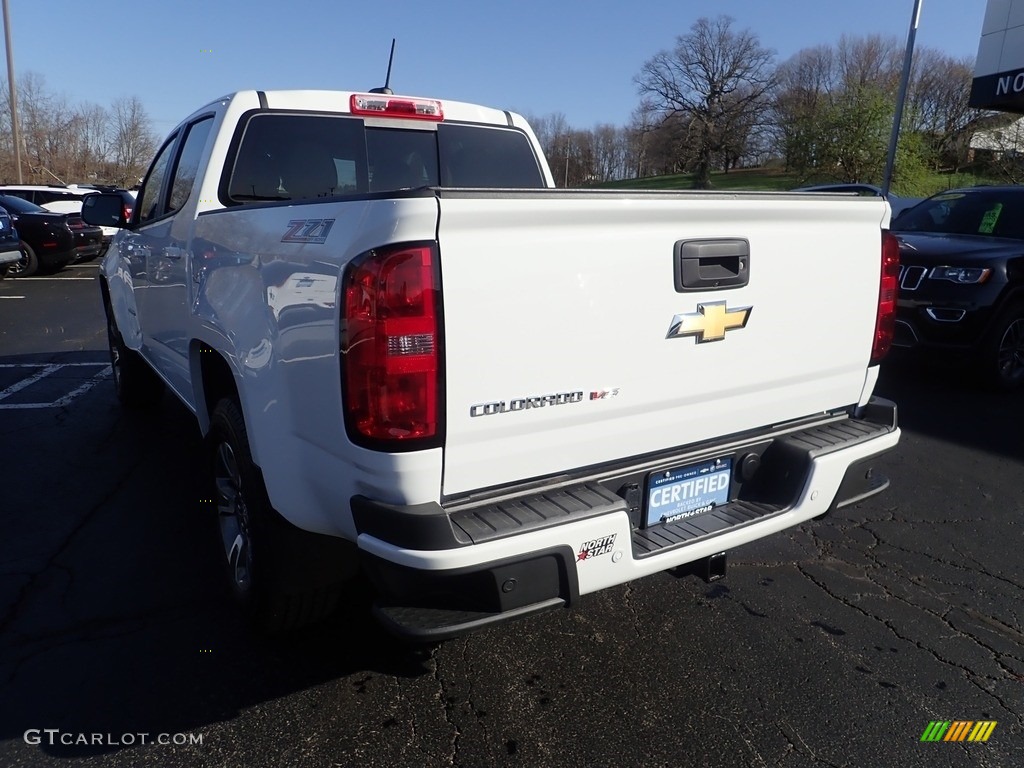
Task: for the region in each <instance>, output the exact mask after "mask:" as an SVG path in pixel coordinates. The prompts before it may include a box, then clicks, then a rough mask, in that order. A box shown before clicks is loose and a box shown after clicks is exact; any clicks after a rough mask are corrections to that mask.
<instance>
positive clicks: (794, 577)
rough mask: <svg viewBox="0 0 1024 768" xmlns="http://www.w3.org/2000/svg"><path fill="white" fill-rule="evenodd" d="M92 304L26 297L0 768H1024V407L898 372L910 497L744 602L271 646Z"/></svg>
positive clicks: (77, 279)
mask: <svg viewBox="0 0 1024 768" xmlns="http://www.w3.org/2000/svg"><path fill="white" fill-rule="evenodd" d="M95 275H96V267H95V264H87V265H81V266H78V267H74V268H70V269H66V270H64V271H62V272H61V273H60V274H58V275H55V276H50V277H47V278H26V279H21V280H4V281H0V462H2V466H3V467H4V470H5V471H4V472H3V475H2V476H3V478H4V481H3V488H2V491H0V574H2V578H0V765H3V766H72V765H73V766H78V765H82V766H149V765H152V766H414V767H419V766H424V767H427V766H473V767H475V766H492V765H494V766H506V765H507V766H530V767H531V768H532V767H533V766H588V767H591V766H691V765H692V766H710V767H712V768H717V767H718V766H723V767H725V766H730V767H731V766H786V767H787V768H790V767H794V768H796V767H799V766H850V767H851V768H853V767H863V766H880V767H888V766H928V767H929V768H940V767H941V766H967V765H970V766H992V767H995V766H1005V767H1006V768H1012V767H1014V766H1022V765H1024V629H1022V613H1024V602H1022V597H1024V568H1022V556H1021V552H1022V549H1024V548H1022V546H1021V544H1022V540H1021V539H1022V535H1021V534H1022V528H1021V525H1022V523H1021V521H1022V517H1024V515H1022V513H1024V474H1022V469H1024V396H1022V395H1024V393H1018V394H996V393H991V392H986V391H984V390H981V389H978V388H977V387H975V386H974V384H972V382H971V381H970V379H969V378H967V377H964V376H962V375H959V374H957V373H955V372H947V371H943V370H941V369H921V368H919V367H918V366H917V365H915V364H912V363H904V364H901V365H897V364H896V363H895V362H894V363H887V364H886V365H885V366H883V373H882V380H881V382H880V384H879V387H878V391H879V393H880V394H882V395H884V396H887V397H890V398H892V399H894V400H896V401H897V402H898V403H899V405H900V409H901V410H900V418H901V426H902V428H903V439H902V442H901V444H900V446H899V449H898V450H897V451H896V452H895V453H893V454H890V455H889V456H887V457H886V458H885V459H884V461H883V470H884V471H885V472H886V473H887V474H888V475H889V476H890V477H891V479H892V486H891V487H890V489H889V490H888V491H887V492H885V493H884V494H882V495H880V496H876V497H874V498H872V499H870V500H868V501H867V502H864V503H862V504H859V505H855V506H853V507H849V508H845V509H843V510H841V511H839V512H838V513H835V514H833V515H832V516H830V517H828V518H826V519H824V520H822V521H818V522H815V523H813V524H809V525H806V526H802V527H800V528H798V529H795V530H792V531H789V532H786V533H784V534H780V535H777V536H775V537H774V538H771V539H769V540H766V541H762V542H758V543H756V544H754V545H750V546H747V547H744V548H742V549H740V550H737V551H734V552H731V553H730V555H729V557H730V559H729V569H728V575H727V577H726V579H725V580H723V581H720V582H715V583H713V584H705V583H703V582H701V581H698V580H696V579H695V578H692V577H688V578H676V577H674V576H672V575H669V574H660V575H657V576H653V577H650V578H647V579H644V580H641V581H638V582H634V583H632V584H629V585H625V586H621V587H617V588H613V589H609V590H606V591H604V592H602V593H599V594H596V595H591V596H587V597H584V598H583V599H582V600H581V601H580V602H579V603H578V605H576V606H575V607H573V608H572V609H570V610H562V611H558V612H554V613H549V614H545V615H542V616H538V617H535V618H532V619H529V620H525V621H521V622H518V623H513V624H508V625H505V626H502V627H498V628H494V629H491V630H488V631H485V632H481V633H478V634H475V635H472V636H469V637H466V638H462V639H458V640H454V641H449V642H447V643H444V644H442V645H440V646H437V647H434V648H426V649H410V648H407V647H405V646H403V645H401V644H399V643H398V642H396V641H394V640H392V639H391V638H389V637H388V636H387V635H386V634H384V633H383V632H382V631H381V630H380V629H379V628H378V627H377V626H376V625H375V624H374V622H373V621H372V620H371V619H370V618H369V616H368V614H367V610H366V607H367V599H368V598H367V594H366V590H365V588H363V587H362V586H361V585H358V584H357V585H355V586H354V587H353V589H352V591H351V594H350V595H349V596H348V598H347V600H346V603H345V605H344V607H343V608H342V609H341V610H340V611H339V612H338V614H337V615H336V616H334V617H332V618H331V620H329V621H328V622H327V623H325V624H324V625H321V626H318V627H316V628H313V629H310V630H307V631H304V632H302V633H301V634H298V635H295V636H292V637H289V638H286V639H269V638H266V637H263V636H260V635H258V634H256V633H254V632H253V631H252V630H251V629H250V628H249V627H248V626H246V624H245V623H244V622H243V621H242V620H241V618H240V617H239V616H238V615H237V614H236V613H235V611H234V610H233V606H232V605H231V604H230V601H229V600H228V595H227V593H226V590H225V589H224V588H223V586H222V584H221V581H220V579H219V576H220V569H221V563H220V557H221V555H220V549H219V544H218V543H217V540H216V526H215V520H214V519H213V517H212V515H211V510H210V504H209V502H208V500H207V499H208V496H209V494H208V493H207V492H206V487H207V486H206V483H205V481H204V471H203V467H202V463H201V461H200V459H199V454H200V437H199V434H198V431H197V430H196V428H195V426H194V424H193V423H192V422H191V421H190V419H189V414H188V413H187V412H186V411H185V409H184V408H183V407H182V406H181V405H179V404H177V403H176V402H175V401H174V400H173V399H172V398H171V397H169V396H168V397H165V399H164V402H163V403H162V405H161V407H160V408H159V409H157V410H156V411H155V412H152V413H146V414H132V413H126V412H124V411H122V410H121V409H120V408H119V406H118V404H117V402H116V399H115V397H114V394H113V388H112V384H111V382H110V380H109V366H108V365H107V359H106V346H105V345H106V342H105V336H104V332H103V320H102V312H101V307H100V302H99V294H98V288H97V286H96V284H95V279H94V278H95ZM16 297H22V298H16ZM937 721H941V722H943V723H946V722H948V723H950V724H951V727H959V726H954V725H953V724H955V723H958V722H967V721H969V722H971V723H972V724H978V723H991V722H994V723H996V725H995V726H994V727H993V728H992V729H991V731H990V734H989V738H988V740H987V741H984V742H972V741H954V740H952V739H951V740H946V741H943V740H940V741H935V742H930V741H922V740H921V739H922V736H923V735H925V734H926V731H928V730H929V726H930V724H931V723H934V722H937ZM974 727H975V726H974V725H972V726H971V728H972V730H973V728H974ZM932 731H934V728H932Z"/></svg>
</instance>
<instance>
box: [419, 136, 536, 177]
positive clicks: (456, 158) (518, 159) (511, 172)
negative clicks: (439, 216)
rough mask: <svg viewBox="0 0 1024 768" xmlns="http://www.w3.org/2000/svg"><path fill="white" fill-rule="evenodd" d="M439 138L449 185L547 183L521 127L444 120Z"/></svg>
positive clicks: (442, 162) (444, 174) (445, 174)
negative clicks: (490, 126) (492, 126)
mask: <svg viewBox="0 0 1024 768" xmlns="http://www.w3.org/2000/svg"><path fill="white" fill-rule="evenodd" d="M437 140H438V144H439V146H440V154H441V165H442V170H443V173H442V177H441V178H442V184H443V185H444V186H446V187H487V188H495V187H517V188H522V189H536V188H539V187H543V186H544V177H543V176H542V175H541V171H540V166H539V165H538V164H537V157H536V155H534V152H533V149H532V147H531V146H530V140H529V139H527V138H526V134H524V133H521V132H520V131H516V130H511V129H506V128H484V127H480V126H469V125H458V124H454V123H452V124H448V123H444V124H442V125H439V126H438V128H437Z"/></svg>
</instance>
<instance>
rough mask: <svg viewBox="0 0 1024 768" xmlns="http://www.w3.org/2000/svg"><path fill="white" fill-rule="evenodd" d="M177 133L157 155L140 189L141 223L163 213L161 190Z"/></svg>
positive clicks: (139, 207) (139, 208)
mask: <svg viewBox="0 0 1024 768" xmlns="http://www.w3.org/2000/svg"><path fill="white" fill-rule="evenodd" d="M177 138H178V137H177V135H174V136H172V137H171V138H170V139H168V140H167V143H166V144H164V146H163V149H161V150H160V154H158V155H157V156H156V160H154V161H153V165H151V166H150V167H149V173H148V174H147V175H146V180H145V181H144V182H142V189H140V190H139V205H138V210H139V223H140V224H144V223H146V222H147V221H151V220H153V219H156V218H159V217H160V216H162V215H163V208H164V204H163V203H164V201H163V199H162V198H161V190H162V189H163V186H164V177H166V176H167V165H168V163H170V161H171V152H172V150H173V149H174V144H175V142H176V141H177Z"/></svg>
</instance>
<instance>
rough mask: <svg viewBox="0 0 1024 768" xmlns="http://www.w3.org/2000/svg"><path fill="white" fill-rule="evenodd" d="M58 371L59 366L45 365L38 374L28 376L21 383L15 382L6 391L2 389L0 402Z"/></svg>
mask: <svg viewBox="0 0 1024 768" xmlns="http://www.w3.org/2000/svg"><path fill="white" fill-rule="evenodd" d="M26 367H28V366H26ZM32 367H36V366H32ZM59 370H60V366H59V365H45V366H43V370H41V371H39V373H36V374H34V375H32V376H29V377H28V378H27V379H22V380H21V381H16V382H14V383H13V384H11V386H9V387H8V388H7V389H4V390H2V391H0V400H3V399H4V398H6V397H10V396H11V395H13V394H14V393H15V392H21V390H23V389H24V388H25V387H31V386H32V385H33V384H35V383H36V382H37V381H39V380H40V379H41V378H43V377H44V376H49V375H50V374H51V373H53V372H54V371H59Z"/></svg>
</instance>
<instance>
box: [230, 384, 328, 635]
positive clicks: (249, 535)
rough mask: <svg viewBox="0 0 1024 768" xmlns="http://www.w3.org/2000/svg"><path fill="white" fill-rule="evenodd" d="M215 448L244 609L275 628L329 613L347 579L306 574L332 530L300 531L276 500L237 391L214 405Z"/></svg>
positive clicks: (233, 581)
mask: <svg viewBox="0 0 1024 768" xmlns="http://www.w3.org/2000/svg"><path fill="white" fill-rule="evenodd" d="M210 448H211V451H210V457H211V465H212V476H213V485H214V488H213V492H214V497H213V498H214V503H215V505H216V509H217V518H218V519H217V522H218V527H219V532H220V538H221V545H222V547H223V551H224V555H225V558H224V565H225V568H226V573H227V576H228V582H229V585H230V588H231V592H232V594H233V596H234V598H235V600H236V601H237V602H238V604H239V605H240V606H241V608H242V610H243V611H244V612H245V613H246V614H247V615H248V616H249V618H250V619H251V620H253V621H254V623H256V624H257V626H259V627H260V628H261V629H263V630H265V631H267V632H272V633H278V632H285V631H289V630H294V629H298V628H300V627H303V626H306V625H308V624H312V623H314V622H316V621H319V620H320V619H323V618H325V617H326V616H328V615H330V614H331V613H332V612H333V611H334V610H335V608H336V607H337V604H338V598H339V596H340V594H341V591H342V587H343V585H344V581H343V580H342V579H327V580H322V579H315V578H309V577H308V576H307V573H306V571H307V570H312V571H316V570H317V569H316V567H315V565H316V563H315V561H316V559H317V554H318V553H317V544H318V541H317V540H319V539H324V538H325V537H317V536H315V535H314V534H308V533H306V532H304V531H300V530H299V529H297V528H295V527H294V526H292V525H291V524H290V523H288V522H287V521H286V520H284V519H283V518H282V517H281V516H280V515H278V514H277V512H275V511H274V509H273V508H272V507H271V505H270V499H269V497H268V496H267V491H266V486H265V485H264V483H263V475H262V473H261V472H260V469H259V467H257V466H256V465H255V464H254V463H253V460H252V454H251V452H250V450H249V439H248V434H247V432H246V429H245V421H244V419H243V418H242V412H241V408H240V407H239V405H238V402H237V401H236V400H235V399H234V398H233V397H227V398H224V399H222V400H220V401H219V402H218V403H217V405H216V406H215V407H214V409H213V414H212V416H211V418H210ZM296 543H298V546H295V544H296ZM304 544H308V546H303V545H304ZM311 566H312V567H311Z"/></svg>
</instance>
